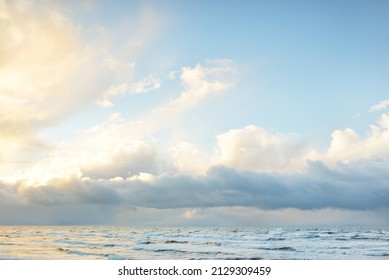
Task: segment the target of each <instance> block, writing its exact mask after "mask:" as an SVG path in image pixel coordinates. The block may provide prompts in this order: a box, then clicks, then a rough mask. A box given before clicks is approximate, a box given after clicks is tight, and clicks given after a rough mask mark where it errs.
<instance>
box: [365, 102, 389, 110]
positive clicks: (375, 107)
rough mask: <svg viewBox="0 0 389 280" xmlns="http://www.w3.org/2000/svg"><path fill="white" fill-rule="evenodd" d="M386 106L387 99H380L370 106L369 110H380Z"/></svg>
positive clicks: (387, 104) (388, 104)
mask: <svg viewBox="0 0 389 280" xmlns="http://www.w3.org/2000/svg"><path fill="white" fill-rule="evenodd" d="M388 106H389V99H386V100H382V101H381V102H379V103H378V104H375V105H373V106H371V107H370V110H369V112H375V111H381V110H384V109H386V108H387V107H388Z"/></svg>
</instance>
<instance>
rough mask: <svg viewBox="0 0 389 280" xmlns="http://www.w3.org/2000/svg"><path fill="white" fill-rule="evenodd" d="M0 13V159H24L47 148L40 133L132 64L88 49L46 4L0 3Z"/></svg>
mask: <svg viewBox="0 0 389 280" xmlns="http://www.w3.org/2000/svg"><path fill="white" fill-rule="evenodd" d="M0 9H1V18H0V21H1V23H0V34H1V35H0V36H1V41H2V42H4V44H1V46H0V143H1V144H3V145H4V146H9V147H10V149H8V151H6V152H5V151H2V152H0V160H2V161H3V162H8V161H10V160H12V161H14V160H15V159H16V160H26V159H25V158H22V157H23V156H25V155H26V153H25V152H26V150H36V149H37V148H43V147H44V146H45V145H46V143H45V141H44V140H42V139H39V137H38V133H39V131H41V130H42V129H44V128H47V127H50V126H53V125H55V124H57V123H58V122H60V121H61V120H63V119H65V118H67V117H69V116H71V115H72V114H74V113H75V112H78V111H80V110H83V109H85V107H87V106H88V105H89V104H91V103H92V102H93V101H94V100H95V99H96V98H97V97H98V96H99V95H100V93H101V88H108V87H110V85H112V83H113V81H116V80H117V79H119V78H120V76H121V75H127V76H128V75H131V73H132V71H133V63H129V64H128V63H123V62H120V61H118V60H115V58H113V57H112V55H110V54H109V52H107V51H106V50H104V49H103V48H102V47H100V46H99V45H98V44H95V45H93V44H89V42H87V40H85V37H86V36H85V30H83V29H82V28H81V27H80V26H78V25H76V24H74V23H73V22H72V21H71V20H70V19H69V18H67V17H66V16H64V15H63V14H61V13H60V12H59V11H58V10H56V9H54V7H52V6H50V5H49V4H48V3H46V2H45V4H41V3H40V2H36V3H29V2H26V1H17V2H15V3H9V2H3V1H2V4H1V6H0ZM113 62H116V63H113ZM128 65H129V66H128ZM21 112H23V113H21ZM19 157H20V158H19Z"/></svg>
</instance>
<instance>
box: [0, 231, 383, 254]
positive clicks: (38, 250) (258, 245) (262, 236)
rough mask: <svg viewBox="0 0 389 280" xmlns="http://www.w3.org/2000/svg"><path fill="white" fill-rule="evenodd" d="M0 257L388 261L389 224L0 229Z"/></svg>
mask: <svg viewBox="0 0 389 280" xmlns="http://www.w3.org/2000/svg"><path fill="white" fill-rule="evenodd" d="M0 259H145V260H150V259H287V260H289V259H389V228H366V227H363V228H356V227H355V228H354V227H329V228H294V227H287V228H271V227H259V228H258V227H237V228H232V227H100V226H85V227H83V226H76V227H64V226H61V227H0Z"/></svg>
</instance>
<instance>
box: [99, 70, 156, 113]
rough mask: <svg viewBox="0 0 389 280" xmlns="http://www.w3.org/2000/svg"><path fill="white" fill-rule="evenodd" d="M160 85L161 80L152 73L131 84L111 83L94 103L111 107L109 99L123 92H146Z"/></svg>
mask: <svg viewBox="0 0 389 280" xmlns="http://www.w3.org/2000/svg"><path fill="white" fill-rule="evenodd" d="M160 87H161V80H160V79H158V78H156V77H155V76H153V75H150V76H148V77H146V78H143V79H141V80H140V81H137V82H134V83H132V84H128V83H121V84H114V85H111V86H110V87H109V88H108V89H107V90H106V91H104V92H103V93H102V95H101V97H100V98H99V99H97V100H96V104H97V105H99V106H101V107H105V108H109V107H113V106H114V104H113V103H112V101H111V99H113V98H114V97H117V96H121V95H124V94H128V95H132V94H139V93H148V92H150V91H153V90H157V89H159V88H160Z"/></svg>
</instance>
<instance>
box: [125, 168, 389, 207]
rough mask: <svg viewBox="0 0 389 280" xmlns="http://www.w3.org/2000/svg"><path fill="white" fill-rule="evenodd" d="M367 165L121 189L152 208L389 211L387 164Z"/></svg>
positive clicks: (224, 173)
mask: <svg viewBox="0 0 389 280" xmlns="http://www.w3.org/2000/svg"><path fill="white" fill-rule="evenodd" d="M369 165H374V166H375V168H372V167H370V168H369V167H367V166H369ZM367 166H366V162H358V163H356V164H352V165H343V166H340V167H339V169H337V170H331V169H328V168H327V167H326V166H324V165H323V164H322V163H321V162H314V163H310V166H309V168H308V169H307V171H306V172H304V173H299V174H294V175H280V174H276V173H271V174H267V173H254V172H244V171H237V170H234V169H230V168H226V167H220V166H219V167H214V168H212V169H211V170H210V171H209V172H208V174H207V176H204V177H197V178H192V177H189V176H174V175H171V176H168V175H164V176H160V177H159V178H158V180H157V182H156V183H155V184H153V185H150V184H144V183H143V184H141V185H139V184H133V183H132V184H128V185H126V186H125V187H123V189H122V191H123V195H124V197H126V201H127V202H128V203H131V204H132V205H134V206H143V207H153V208H180V207H221V206H250V207H257V208H261V209H282V208H297V209H303V210H312V209H323V208H339V209H350V210H369V209H379V208H389V175H388V174H389V173H388V172H387V167H386V166H387V163H386V162H385V161H381V162H380V161H374V162H373V163H371V162H368V163H367Z"/></svg>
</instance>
